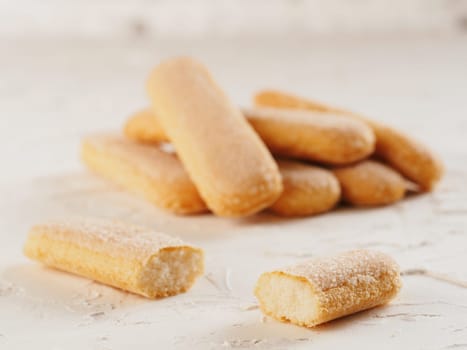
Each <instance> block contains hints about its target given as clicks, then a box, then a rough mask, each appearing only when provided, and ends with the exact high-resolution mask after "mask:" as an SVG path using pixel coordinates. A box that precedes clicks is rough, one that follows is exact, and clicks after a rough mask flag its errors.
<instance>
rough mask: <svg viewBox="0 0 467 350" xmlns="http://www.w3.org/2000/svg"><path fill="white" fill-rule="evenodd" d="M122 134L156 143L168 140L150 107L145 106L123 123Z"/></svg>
mask: <svg viewBox="0 0 467 350" xmlns="http://www.w3.org/2000/svg"><path fill="white" fill-rule="evenodd" d="M123 132H124V134H125V135H126V136H127V137H128V138H129V139H131V140H134V141H138V142H143V143H158V142H161V141H168V139H167V135H166V134H165V132H164V130H163V129H162V127H161V125H160V123H159V122H158V121H157V119H156V117H155V116H153V113H152V112H151V109H150V108H145V109H142V110H140V111H139V112H137V113H135V114H133V115H132V116H131V117H130V119H128V121H127V122H126V124H125V127H124V129H123Z"/></svg>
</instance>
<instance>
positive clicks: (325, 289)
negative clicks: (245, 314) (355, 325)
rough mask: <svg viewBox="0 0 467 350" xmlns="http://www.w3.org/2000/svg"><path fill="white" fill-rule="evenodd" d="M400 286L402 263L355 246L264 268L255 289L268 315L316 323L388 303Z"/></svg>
mask: <svg viewBox="0 0 467 350" xmlns="http://www.w3.org/2000/svg"><path fill="white" fill-rule="evenodd" d="M400 288H401V279H400V273H399V267H398V265H397V264H396V262H395V261H394V260H393V259H391V258H390V257H389V256H387V255H385V254H383V253H379V252H374V251H368V250H355V251H350V252H346V253H343V254H340V255H337V256H335V257H324V258H314V259H311V260H308V261H304V262H302V263H300V264H298V265H295V266H291V267H288V268H285V269H281V270H276V271H272V272H266V273H263V274H262V275H261V276H260V278H259V280H258V282H257V284H256V289H255V294H256V297H257V298H258V300H259V305H260V308H261V310H262V311H263V312H264V313H265V314H266V315H269V316H271V317H273V318H275V319H277V320H280V321H288V322H291V323H294V324H297V325H300V326H305V327H313V326H316V325H319V324H321V323H324V322H328V321H331V320H334V319H336V318H339V317H343V316H346V315H350V314H352V313H355V312H358V311H362V310H366V309H369V308H372V307H375V306H378V305H382V304H385V303H387V302H389V301H390V300H391V299H393V298H394V297H395V296H396V294H397V293H398V292H399V290H400Z"/></svg>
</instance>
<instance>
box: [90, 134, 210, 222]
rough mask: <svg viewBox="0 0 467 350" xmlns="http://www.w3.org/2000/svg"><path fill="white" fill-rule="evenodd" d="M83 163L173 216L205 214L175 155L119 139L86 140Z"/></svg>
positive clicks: (100, 137) (109, 136)
mask: <svg viewBox="0 0 467 350" xmlns="http://www.w3.org/2000/svg"><path fill="white" fill-rule="evenodd" d="M82 159H83V162H84V163H85V164H86V165H87V166H88V167H89V168H90V169H91V170H92V171H94V172H95V173H97V174H99V175H100V176H103V177H105V178H106V179H109V180H111V181H112V182H114V183H116V184H117V185H119V186H121V187H123V188H125V189H127V190H130V191H131V192H133V193H136V194H138V195H139V196H141V197H143V198H145V199H147V200H149V201H150V202H151V203H153V204H155V205H157V206H158V207H161V208H163V209H166V210H168V211H171V212H173V213H176V214H195V213H200V212H205V211H207V207H206V205H205V203H204V201H203V200H202V199H201V197H200V195H199V193H198V190H197V189H196V187H195V186H194V185H193V182H192V181H191V179H190V177H189V176H188V174H187V172H186V171H185V169H184V168H183V165H182V164H181V163H180V161H179V160H178V159H177V157H176V156H175V155H174V154H169V153H167V152H165V151H163V150H162V149H160V148H159V147H157V146H150V145H144V144H138V143H136V142H134V141H131V140H128V139H126V138H124V137H122V136H119V135H111V134H103V135H95V136H90V137H87V138H85V139H84V140H83V143H82Z"/></svg>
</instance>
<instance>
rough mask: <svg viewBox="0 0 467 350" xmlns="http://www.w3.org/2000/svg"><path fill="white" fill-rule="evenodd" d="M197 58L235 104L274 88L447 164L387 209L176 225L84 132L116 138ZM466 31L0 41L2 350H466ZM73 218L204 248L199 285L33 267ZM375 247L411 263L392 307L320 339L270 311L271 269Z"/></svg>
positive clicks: (340, 325) (341, 324)
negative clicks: (427, 184) (111, 283)
mask: <svg viewBox="0 0 467 350" xmlns="http://www.w3.org/2000/svg"><path fill="white" fill-rule="evenodd" d="M180 53H184V54H190V55H194V56H196V57H198V58H200V59H202V60H203V61H204V62H205V63H206V64H207V65H208V66H209V67H211V69H212V71H213V73H214V75H215V76H216V77H217V78H218V80H219V82H220V83H221V84H222V85H223V86H224V87H225V89H226V90H227V92H228V93H229V94H230V95H231V96H232V98H233V99H234V100H235V101H237V102H238V103H239V104H243V105H246V104H248V103H249V98H250V96H251V94H252V93H253V92H254V91H255V90H256V89H258V88H261V87H277V88H283V89H286V90H291V91H292V92H296V93H300V94H302V95H305V96H310V97H315V98H317V99H321V100H324V101H327V102H334V103H337V104H339V105H342V106H345V107H348V108H352V109H355V110H357V111H361V112H365V113H367V114H368V115H371V116H374V117H375V118H378V119H381V120H385V121H387V122H389V123H391V124H393V125H395V126H398V127H401V128H404V129H406V130H407V131H409V132H410V133H412V134H413V135H414V136H416V137H418V138H419V139H421V140H423V141H424V142H426V143H428V144H430V145H431V146H432V148H433V149H435V150H437V151H438V152H439V153H440V154H441V155H442V157H443V158H444V160H445V162H446V166H447V174H446V177H445V179H444V180H443V182H442V183H441V184H440V186H439V188H438V189H437V190H436V191H435V192H434V193H432V194H426V195H420V196H416V197H411V198H408V199H406V200H404V201H403V202H401V203H400V204H397V205H395V206H392V207H387V208H378V209H366V210H364V209H351V208H341V209H339V210H337V211H335V212H332V213H330V214H327V215H322V216H319V217H315V218H305V219H297V220H281V219H278V218H275V217H273V216H271V215H268V214H263V215H259V216H257V217H253V218H250V219H245V220H227V219H220V218H215V217H211V216H208V215H205V216H200V217H184V218H180V217H174V216H171V215H169V214H166V213H163V212H161V211H159V210H157V209H155V208H153V207H152V206H151V205H149V204H147V203H145V202H143V201H141V200H139V199H137V198H134V197H132V196H130V195H127V194H125V193H123V192H121V191H119V190H117V189H115V188H114V187H113V186H112V185H110V184H107V183H106V182H103V181H101V180H100V179H98V178H95V177H93V176H91V175H90V174H88V173H87V172H86V170H85V169H84V168H83V166H82V165H81V164H80V163H79V157H78V150H79V141H80V138H81V137H82V135H84V134H86V133H88V132H92V131H97V130H109V129H118V128H119V127H120V126H121V125H122V123H123V121H124V120H125V118H126V117H127V116H128V115H129V113H131V112H132V111H134V110H135V109H138V108H140V107H142V106H144V105H145V104H146V103H147V102H146V98H145V94H144V89H143V85H144V80H145V77H146V75H147V73H148V71H149V69H150V68H151V67H152V66H153V65H155V64H156V63H157V62H158V60H159V59H160V58H162V57H167V56H170V55H173V54H180ZM466 62H467V37H465V36H464V37H459V36H457V37H454V36H452V37H440V36H436V37H419V38H417V37H413V38H403V39H389V38H387V39H383V38H381V39H379V40H374V39H372V40H369V39H368V40H363V39H361V40H353V41H352V40H343V39H336V40H326V41H317V40H314V41H313V40H306V41H301V40H287V41H277V40H270V41H267V40H263V41H250V42H248V41H209V42H207V41H186V42H183V41H176V42H175V41H172V42H163V41H154V42H149V41H137V42H129V41H128V42H123V43H122V42H117V41H115V42H111V41H110V42H109V41H106V42H104V41H97V40H96V41H76V40H75V41H70V40H61V41H59V40H53V41H52V40H50V41H30V40H27V39H24V40H14V41H13V40H12V41H8V40H3V41H1V42H0V77H1V79H0V139H1V140H2V143H1V145H2V147H0V159H1V161H2V163H1V164H2V165H1V168H0V169H1V171H0V212H1V215H0V252H1V254H0V348H2V349H31V348H34V349H38V350H39V349H128V348H130V347H137V348H138V349H223V348H227V349H228V348H241V349H292V348H293V349H308V348H310V347H314V348H316V349H336V348H346V349H360V348H378V349H396V348H399V349H457V348H459V349H460V348H465V347H467V289H466V287H465V285H464V286H463V287H462V283H465V281H467V268H466V265H467V229H466V227H467V204H466V203H467V186H466V184H465V178H466V176H467V163H466V159H467V158H466V157H467V147H466V138H467V118H466V114H467V105H466V97H467V80H466V77H467V64H466ZM68 214H74V215H75V214H82V215H94V216H102V217H119V218H121V219H122V218H123V219H126V220H128V221H132V222H136V223H139V224H146V225H150V226H152V227H154V228H158V229H161V230H163V231H167V232H169V233H172V234H177V235H179V236H181V237H182V238H184V239H186V240H188V241H191V242H193V243H195V244H198V245H200V246H202V247H204V248H205V250H206V255H207V271H206V272H207V274H206V276H205V277H204V278H202V279H201V280H200V281H199V282H198V283H197V284H196V286H195V287H194V288H193V290H191V291H190V292H188V293H186V294H184V295H180V296H176V297H173V298H167V299H163V300H157V301H149V300H145V299H143V298H139V297H136V296H133V295H130V294H126V293H123V292H120V291H117V290H114V289H112V288H108V287H105V286H102V285H99V284H97V283H93V282H90V281H88V280H85V279H82V278H79V277H74V276H71V275H68V274H65V273H61V272H58V271H54V270H51V269H47V268H44V267H41V266H39V265H38V264H36V263H34V262H31V261H28V260H27V259H26V258H24V257H23V256H22V253H21V247H22V244H23V242H24V240H25V237H26V233H27V230H28V228H29V227H30V226H31V225H32V224H34V223H36V222H40V221H43V220H44V219H46V218H49V217H58V216H61V215H68ZM358 247H367V248H373V249H379V250H382V251H384V252H387V253H389V254H391V255H392V256H394V258H395V259H397V261H398V262H399V263H400V264H401V267H402V269H403V270H409V269H426V270H428V271H430V272H432V273H435V274H441V275H443V276H445V277H446V278H447V279H451V280H453V281H457V283H458V285H456V284H453V283H449V282H447V281H441V280H437V279H434V278H431V277H427V276H417V275H412V276H404V287H403V289H402V292H401V294H400V296H399V297H398V298H397V299H396V300H395V301H394V302H393V303H392V304H391V305H388V306H386V307H381V308H377V309H374V310H371V311H367V312H362V313H360V314H357V315H355V316H352V317H348V318H345V319H342V320H339V321H336V322H332V323H330V324H327V325H325V326H321V327H318V328H316V329H313V330H308V329H303V328H299V327H295V326H291V325H287V324H282V323H279V322H276V321H273V320H271V319H269V318H265V317H263V316H262V315H261V313H260V312H259V310H258V309H256V308H255V300H254V298H253V296H252V288H253V285H254V283H255V280H256V278H257V276H258V275H259V274H260V272H261V271H264V270H268V269H272V268H274V267H278V266H282V265H284V264H287V263H292V262H295V261H297V260H299V259H303V258H304V257H306V256H309V255H313V256H314V255H321V254H329V253H335V252H338V251H342V250H347V249H352V248H358Z"/></svg>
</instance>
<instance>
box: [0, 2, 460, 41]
mask: <svg viewBox="0 0 467 350" xmlns="http://www.w3.org/2000/svg"><path fill="white" fill-rule="evenodd" d="M0 9H1V11H0V36H2V37H5V36H6V37H13V38H21V37H25V36H26V37H31V36H36V37H41V38H42V37H44V38H49V37H50V38H60V37H66V38H86V39H88V38H103V39H109V38H125V37H130V38H131V37H135V36H136V37H140V36H146V37H157V38H190V39H191V38H200V37H203V38H207V37H221V38H223V37H228V38H232V37H245V36H246V37H251V36H255V37H264V36H268V37H271V36H272V37H274V36H288V37H290V36H294V35H296V36H321V35H331V36H334V35H338V36H339V35H342V34H345V35H362V34H365V35H388V34H401V33H407V34H410V33H417V34H420V33H428V34H433V35H436V34H438V33H446V32H449V33H451V32H457V31H467V0H273V1H271V0H236V1H234V0H196V1H193V0H192V1H190V0H188V1H187V0H185V1H184V0H80V1H73V0H17V1H15V0H0Z"/></svg>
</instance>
